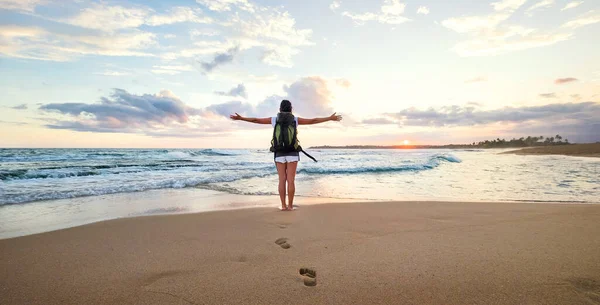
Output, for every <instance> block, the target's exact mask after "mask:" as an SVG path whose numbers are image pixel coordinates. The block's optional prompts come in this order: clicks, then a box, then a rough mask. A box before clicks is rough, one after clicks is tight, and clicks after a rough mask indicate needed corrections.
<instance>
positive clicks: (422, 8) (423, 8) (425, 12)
mask: <svg viewBox="0 0 600 305" xmlns="http://www.w3.org/2000/svg"><path fill="white" fill-rule="evenodd" d="M417 14H423V15H428V14H429V9H428V8H427V7H426V6H419V8H418V9H417Z"/></svg>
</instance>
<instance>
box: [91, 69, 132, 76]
mask: <svg viewBox="0 0 600 305" xmlns="http://www.w3.org/2000/svg"><path fill="white" fill-rule="evenodd" d="M94 74H96V75H104V76H126V75H131V73H128V72H121V71H110V70H105V71H104V72H96V73H94Z"/></svg>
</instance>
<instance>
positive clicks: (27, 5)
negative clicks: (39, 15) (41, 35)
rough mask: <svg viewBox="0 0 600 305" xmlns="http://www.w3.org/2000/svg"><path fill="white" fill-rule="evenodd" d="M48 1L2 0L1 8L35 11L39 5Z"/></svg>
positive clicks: (0, 0)
mask: <svg viewBox="0 0 600 305" xmlns="http://www.w3.org/2000/svg"><path fill="white" fill-rule="evenodd" d="M46 2H47V1H46V0H0V9H5V10H16V11H24V12H28V13H33V12H34V11H35V8H36V7H37V6H38V5H42V4H45V3H46Z"/></svg>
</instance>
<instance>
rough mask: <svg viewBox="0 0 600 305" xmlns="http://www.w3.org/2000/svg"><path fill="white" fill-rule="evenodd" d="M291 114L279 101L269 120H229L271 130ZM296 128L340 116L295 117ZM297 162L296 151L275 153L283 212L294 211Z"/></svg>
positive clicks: (235, 117) (236, 117)
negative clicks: (267, 125)
mask: <svg viewBox="0 0 600 305" xmlns="http://www.w3.org/2000/svg"><path fill="white" fill-rule="evenodd" d="M291 113H292V103H290V101H288V100H283V101H281V104H280V105H279V115H278V116H277V117H271V118H262V119H259V118H245V117H242V116H241V115H239V114H237V113H236V114H235V115H233V114H232V115H231V116H230V118H231V119H232V120H236V121H238V120H240V121H246V122H250V123H255V124H271V125H272V126H273V128H275V125H276V124H277V118H278V117H280V116H281V115H282V114H288V115H289V114H291ZM294 119H295V122H296V126H298V125H313V124H319V123H324V122H327V121H341V120H342V116H341V115H336V114H335V113H334V114H332V115H331V116H328V117H324V118H312V119H304V118H298V117H295V118H294ZM298 161H300V153H299V152H298V151H292V152H277V151H276V152H275V166H276V167H277V174H278V175H279V198H280V199H281V210H283V211H292V210H293V209H294V193H295V192H296V185H295V179H296V167H297V166H298ZM286 183H287V195H288V205H287V206H286V204H285V194H286Z"/></svg>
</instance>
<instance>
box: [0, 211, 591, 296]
mask: <svg viewBox="0 0 600 305" xmlns="http://www.w3.org/2000/svg"><path fill="white" fill-rule="evenodd" d="M599 222H600V205H594V204H547V203H508V202H481V203H480V202H477V203H468V202H431V201H429V202H427V201H425V202H367V203H365V202H350V203H348V202H347V203H329V204H326V203H325V204H314V205H303V206H302V207H301V208H300V209H298V210H296V211H294V212H281V211H278V210H276V209H275V208H265V207H261V208H248V209H237V210H229V211H211V212H202V213H196V214H177V215H153V216H142V217H132V218H120V219H113V220H108V221H101V222H96V223H92V224H87V225H83V226H78V227H73V228H68V229H62V230H58V231H52V232H45V233H40V234H35V235H28V236H22V237H16V238H11V239H4V240H0V253H2V255H3V257H4V258H5V259H3V260H0V286H2V287H3V289H2V290H0V298H2V299H3V300H5V301H6V302H7V304H66V303H69V304H84V303H85V304H115V303H119V304H186V303H193V304H223V303H228V304H290V303H294V304H384V303H385V304H389V303H402V304H405V303H409V304H440V303H444V304H472V303H478V304H491V303H494V304H524V303H552V304H588V303H589V302H593V301H597V300H598V297H599V296H600V240H599V239H598V238H597V236H598V234H599V233H600V227H598V225H597V224H598V223H599ZM280 238H285V239H286V241H285V243H287V244H289V245H290V247H288V248H285V247H282V246H280V245H278V244H277V243H276V241H277V240H278V239H280ZM304 267H308V268H312V269H314V270H315V271H316V274H317V277H316V279H317V280H316V286H306V285H305V284H304V283H305V282H306V276H302V275H300V274H299V270H300V268H304ZM309 282H310V281H309Z"/></svg>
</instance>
